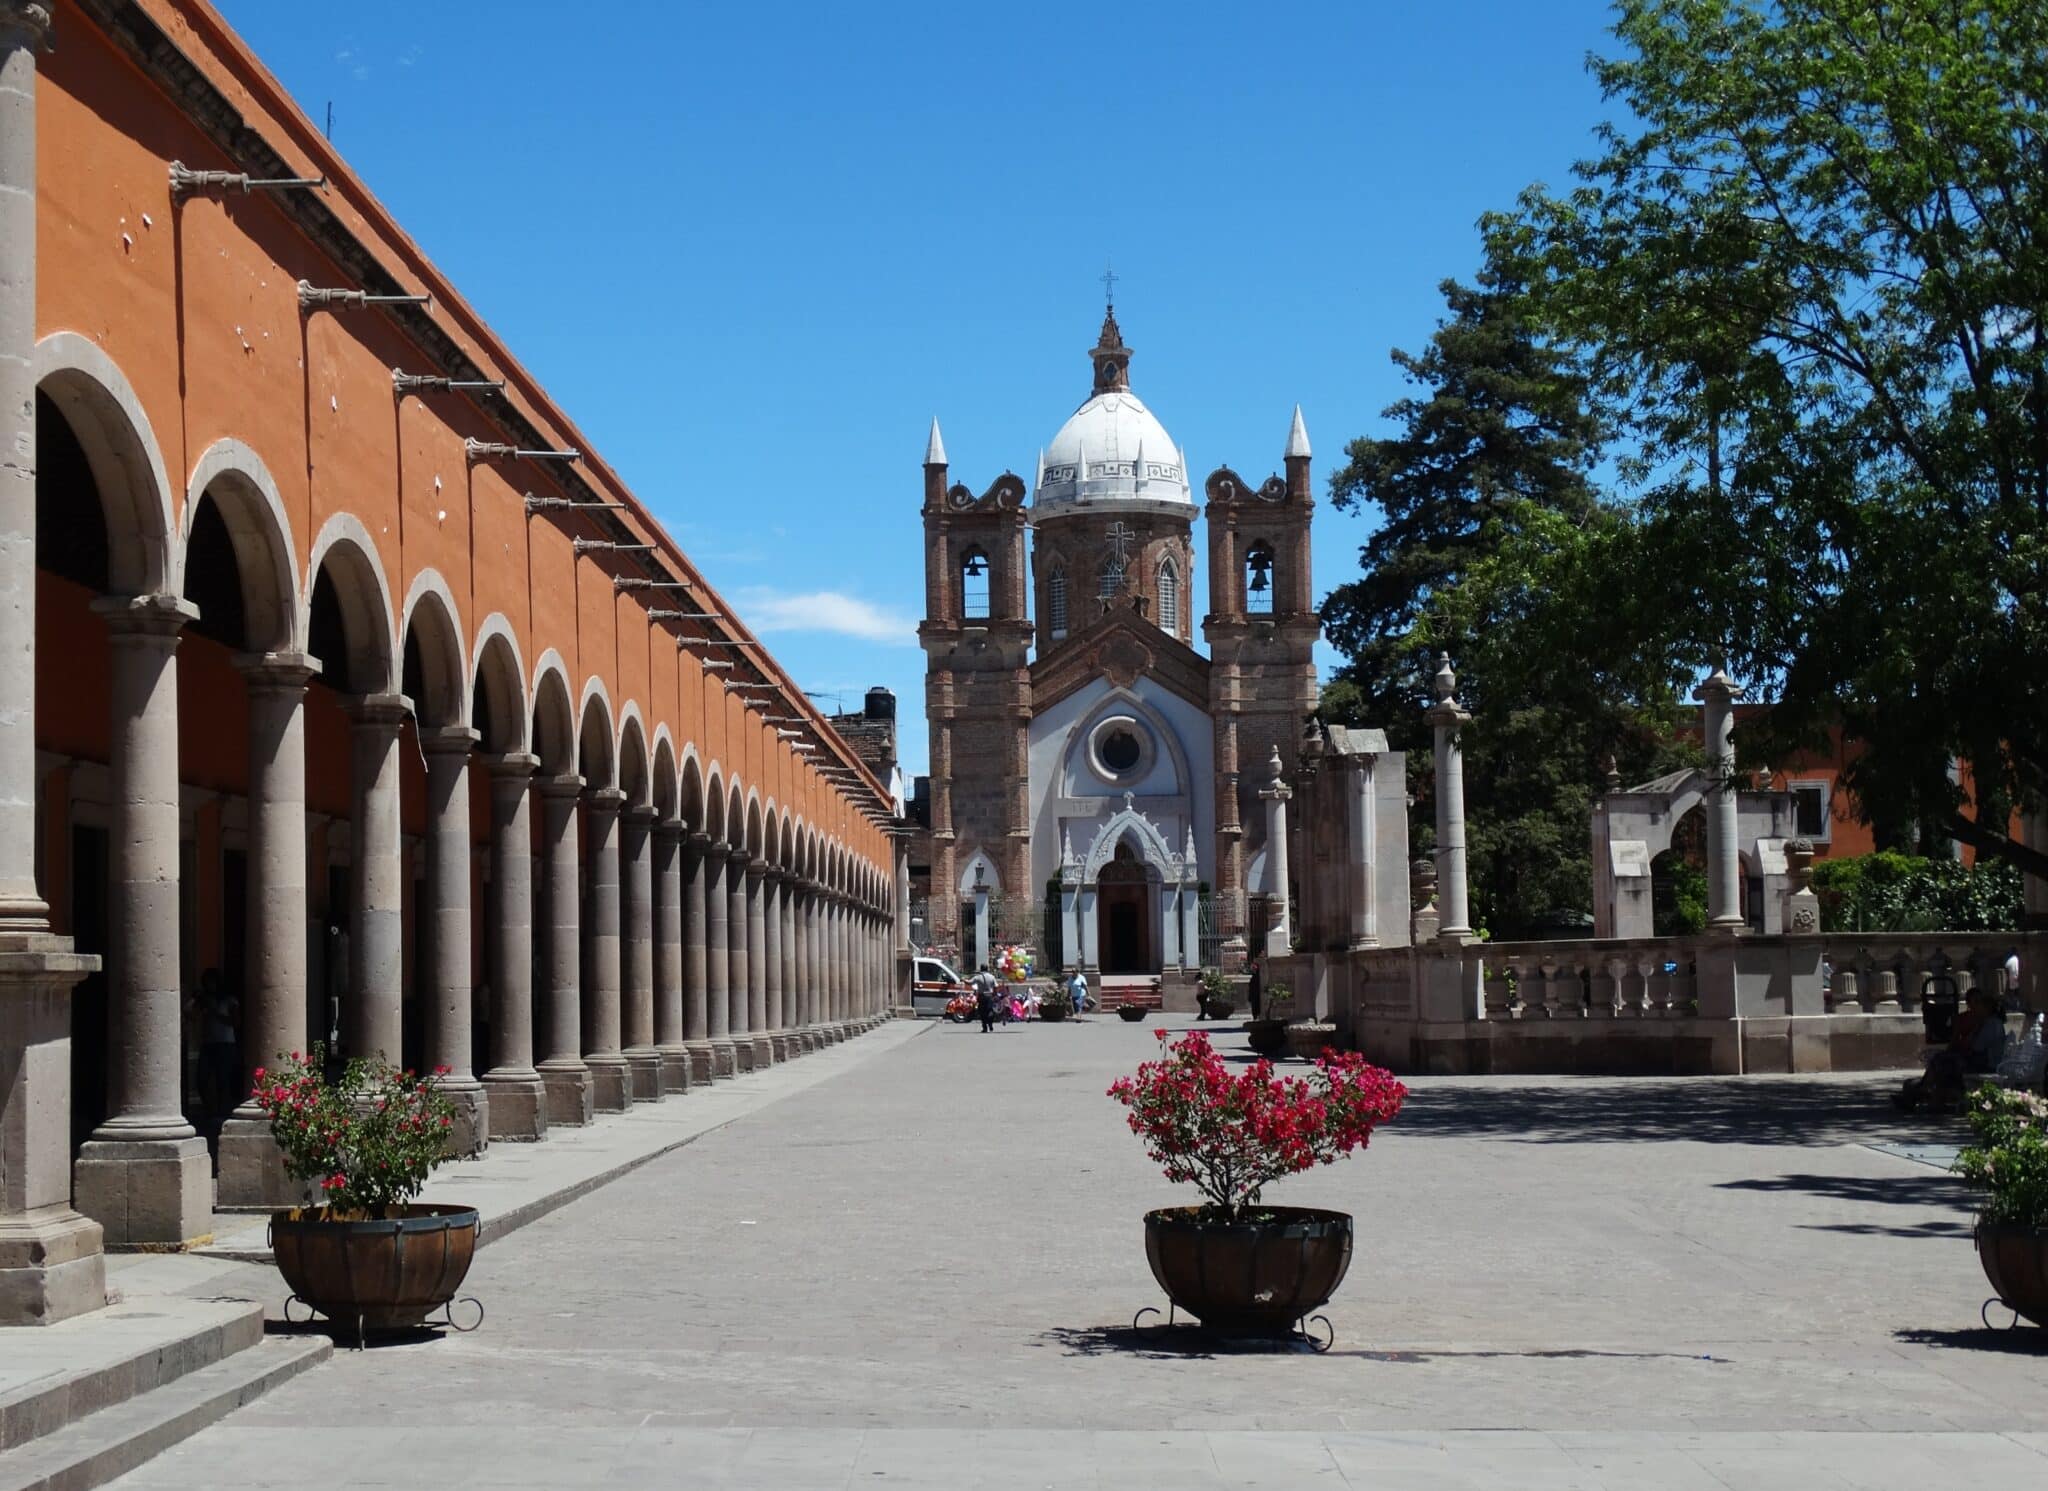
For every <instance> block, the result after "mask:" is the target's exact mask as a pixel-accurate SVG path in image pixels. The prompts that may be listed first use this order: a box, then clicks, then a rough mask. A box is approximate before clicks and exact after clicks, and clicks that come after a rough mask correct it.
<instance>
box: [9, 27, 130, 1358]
mask: <svg viewBox="0 0 2048 1491" xmlns="http://www.w3.org/2000/svg"><path fill="white" fill-rule="evenodd" d="M50 9H51V6H50V3H49V0H0V700H5V701H6V709H5V710H4V711H0V1325H47V1324H51V1323H53V1322H55V1321H58V1320H64V1319H68V1318H69V1317H71V1316H73V1315H78V1314H82V1313H84V1312H85V1311H87V1310H97V1309H98V1308H100V1306H102V1305H104V1304H105V1303H106V1302H107V1280H106V1264H105V1261H104V1260H103V1259H102V1257H101V1255H100V1248H101V1230H100V1225H99V1223H97V1222H95V1221H92V1220H91V1219H89V1218H87V1217H82V1216H80V1215H79V1214H78V1213H77V1212H76V1211H73V1210H72V1208H71V991H72V989H73V987H74V986H75V985H76V984H77V983H78V981H79V980H80V979H81V978H84V977H85V976H86V975H87V974H89V973H91V972H92V971H93V970H94V969H96V968H97V967H98V966H99V959H97V958H95V957H90V956H86V955H81V954H79V953H77V952H75V951H73V949H72V946H71V939H70V938H68V937H58V936H55V935H54V934H52V933H51V931H50V910H49V907H48V906H47V905H45V904H44V902H43V898H42V896H41V894H40V893H39V892H38V891H37V889H36V797H37V779H36V715H35V698H36V489H35V480H36V475H35V473H36V400H35V372H34V363H33V358H34V355H35V345H36V53H37V51H38V50H40V48H41V47H42V45H43V42H44V40H45V38H46V37H47V36H48V34H49V29H50Z"/></svg>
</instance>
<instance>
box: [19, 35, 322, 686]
mask: <svg viewBox="0 0 2048 1491" xmlns="http://www.w3.org/2000/svg"><path fill="white" fill-rule="evenodd" d="M4 3H5V0H0V4H4ZM235 670H236V671H237V672H239V673H240V674H241V675H242V678H243V680H244V681H245V682H246V683H247V684H248V686H249V687H250V688H252V689H271V690H275V691H277V692H280V693H283V692H304V690H305V687H306V685H307V684H309V683H311V682H312V681H313V680H314V679H315V678H317V677H318V676H319V675H320V659H318V658H316V657H314V656H313V654H311V653H310V652H244V653H238V654H236V656H235Z"/></svg>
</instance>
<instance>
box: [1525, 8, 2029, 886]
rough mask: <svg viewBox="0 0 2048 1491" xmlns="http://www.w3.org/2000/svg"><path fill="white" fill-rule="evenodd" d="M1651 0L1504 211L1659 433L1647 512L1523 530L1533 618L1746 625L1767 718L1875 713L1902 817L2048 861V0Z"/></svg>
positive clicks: (1562, 314) (1643, 441)
mask: <svg viewBox="0 0 2048 1491" xmlns="http://www.w3.org/2000/svg"><path fill="white" fill-rule="evenodd" d="M1619 9H1620V14H1619V19H1618V21H1617V23H1616V27H1615V33H1616V35H1617V36H1618V38H1619V39H1620V41H1621V42H1622V44H1623V47H1624V49H1625V51H1624V54H1623V55H1621V56H1619V57H1617V58H1614V59H1611V60H1605V61H1599V62H1596V63H1595V69H1596V72H1597V75H1598V77H1599V79H1600V82H1601V84H1602V86H1603V88H1604V89H1605V92H1606V94H1607V96H1608V98H1609V99H1610V100H1613V101H1615V102H1617V103H1619V104H1620V105H1621V106H1622V107H1623V110H1624V114H1623V120H1622V122H1620V123H1618V124H1615V125H1612V126H1609V127H1606V128H1604V129H1603V130H1602V132H1601V134H1600V147H1601V148H1600V153H1599V154H1598V155H1597V156H1596V157H1595V158H1594V159H1591V160H1589V161H1586V162H1584V163H1582V164H1581V165H1580V166H1579V167H1578V168H1577V175H1578V177H1579V183H1578V185H1577V186H1576V187H1575V188H1573V189H1572V190H1570V191H1568V192H1565V193H1563V194H1551V193H1548V192H1545V191H1543V190H1540V189H1538V190H1532V191H1530V192H1529V193H1527V194H1525V196H1524V198H1523V200H1522V202H1521V204H1520V207H1519V209H1518V210H1517V211H1516V212H1514V213H1512V214H1504V215H1502V216H1500V217H1497V218H1494V219H1492V220H1490V221H1489V223H1488V224H1487V231H1488V240H1489V249H1490V253H1491V255H1492V256H1493V258H1494V259H1495V260H1496V261H1497V262H1498V263H1500V264H1502V265H1504V266H1508V267H1509V269H1510V272H1512V274H1513V275H1514V276H1515V277H1516V278H1518V279H1519V280H1521V281H1522V282H1524V283H1525V284H1526V285H1527V286H1528V289H1529V299H1530V313H1531V314H1532V315H1533V316H1535V317H1537V318H1538V320H1539V323H1540V324H1541V325H1542V327H1543V328H1544V330H1545V332H1546V334H1547V335H1548V336H1550V337H1552V338H1554V339H1555V340H1556V343H1557V345H1558V347H1559V348H1560V349H1561V350H1563V351H1568V352H1570V353H1572V354H1575V355H1577V356H1579V357H1581V358H1583V359H1584V363H1585V366H1586V367H1587V369H1588V372H1589V375H1590V377H1591V380H1592V384H1593V389H1594V392H1595V394H1596V396H1597V398H1598V400H1599V407H1600V409H1601V412H1602V415H1603V418H1604V420H1605V421H1606V422H1608V424H1609V425H1610V427H1611V428H1613V429H1614V430H1615V431H1616V435H1617V439H1618V441H1619V448H1621V449H1624V450H1626V451H1627V452H1628V459H1627V460H1626V461H1625V462H1623V463H1622V465H1621V467H1620V471H1621V474H1622V476H1623V477H1624V478H1625V479H1626V480H1627V481H1628V482H1629V484H1630V489H1631V503H1630V505H1629V509H1628V511H1627V513H1626V518H1627V521H1624V522H1617V523H1613V524H1606V523H1595V524H1590V525H1587V526H1585V527H1584V528H1581V529H1578V530H1575V531H1572V530H1567V529H1564V528H1560V527H1558V526H1556V525H1552V526H1550V527H1549V528H1548V529H1547V530H1545V531H1543V532H1542V533H1540V534H1538V535H1537V541H1536V542H1534V543H1533V544H1529V543H1525V542H1524V540H1522V539H1520V538H1517V539H1516V541H1515V543H1516V544H1517V545H1520V546H1521V547H1522V549H1523V553H1522V554H1521V555H1520V556H1519V557H1517V558H1516V559H1515V560H1514V562H1513V564H1512V565H1511V568H1512V569H1513V571H1514V573H1515V576H1516V578H1517V581H1518V583H1526V582H1527V580H1528V579H1529V578H1530V577H1531V576H1534V577H1535V578H1536V579H1537V581H1538V584H1537V587H1536V589H1535V591H1534V592H1533V593H1531V594H1529V596H1528V599H1529V600H1530V601H1531V610H1530V614H1529V615H1528V616H1527V618H1526V623H1527V625H1526V635H1527V636H1528V637H1529V638H1531V639H1543V638H1549V639H1552V640H1561V639H1563V638H1565V637H1568V636H1571V635H1573V634H1574V633H1575V632H1576V634H1577V635H1578V636H1579V637H1580V638H1581V639H1582V640H1583V641H1584V642H1586V643H1588V644H1590V645H1588V646H1586V647H1584V648H1582V649H1581V650H1582V652H1583V653H1584V655H1585V656H1586V659H1587V665H1588V668H1589V670H1590V671H1592V672H1595V673H1597V674H1600V675H1602V676H1603V677H1606V678H1608V679H1610V680H1613V681H1617V682H1619V683H1621V684H1623V685H1624V686H1628V687H1636V686H1641V685H1642V684H1643V683H1645V682H1646V681H1649V680H1655V679H1660V678H1661V679H1665V680H1670V679H1673V678H1682V677H1684V676H1686V674H1687V673H1689V672H1694V671H1696V670H1698V669H1699V668H1700V667H1701V666H1702V665H1704V664H1708V663H1711V662H1712V661H1713V660H1715V659H1717V658H1721V657H1725V658H1726V659H1727V661H1728V664H1729V666H1730V668H1731V670H1732V671H1733V672H1735V673H1736V674H1737V676H1738V677H1739V678H1741V679H1742V680H1743V681H1744V682H1745V683H1746V684H1748V685H1749V686H1750V687H1751V688H1752V689H1753V690H1754V691H1755V693H1756V694H1757V695H1758V696H1761V697H1767V698H1772V699H1774V700H1775V701H1776V707H1775V708H1774V709H1773V710H1772V711H1771V713H1770V715H1769V721H1768V724H1767V725H1766V726H1764V727H1763V728H1764V729H1765V730H1766V731H1768V732H1769V739H1768V741H1767V742H1766V745H1767V748H1771V749H1775V748H1779V747H1783V746H1786V745H1791V744H1796V743H1799V742H1801V741H1810V740H1814V739H1816V738H1817V737H1818V735H1819V734H1820V733H1821V732H1823V731H1825V730H1826V729H1827V728H1828V727H1829V726H1830V725H1836V724H1839V725H1840V726H1842V727H1843V728H1844V729H1845V730H1847V731H1848V732H1849V733H1850V734H1852V735H1854V736H1856V737H1858V738H1859V739H1861V740H1862V741H1863V742H1864V743H1865V745H1866V747H1867V750H1866V751H1865V752H1864V753H1863V754H1862V755H1861V756H1859V757H1857V758H1856V759H1855V761H1854V764H1853V765H1852V766H1851V767H1850V770H1849V776H1848V786H1849V787H1850V788H1851V790H1852V791H1853V792H1854V793H1855V795H1856V797H1857V799H1858V800H1859V802H1860V805H1861V808H1862V810H1863V812H1864V814H1865V816H1867V817H1869V818H1870V819H1871V820H1872V821H1873V822H1875V823H1877V824H1879V825H1880V826H1881V827H1882V826H1884V825H1887V824H1890V825H1894V826H1896V825H1903V824H1907V823H1916V822H1935V823H1938V824H1940V825H1941V826H1942V827H1943V829H1944V830H1945V831H1946V832H1948V833H1949V834H1951V835H1953V836H1955V837H1957V838H1960V839H1962V840H1964V841H1965V842H1968V843H1972V844H1975V845H1977V846H1978V847H1980V848H1981V849H1986V850H1989V851H1991V852H1993V853H1997V854H2003V855H2005V856H2007V857H2009V858H2013V859H2016V860H2018V861H2019V862H2021V863H2025V864H2027V865H2029V867H2031V868H2035V869H2037V870H2040V871H2048V856H2043V855H2041V854H2040V853H2038V852H2034V851H2030V850H2028V849H2025V848H2023V847H2021V846H2018V845H2016V844H2014V843H2012V842H2011V841H2010V840H2009V839H2008V838H2007V835H2006V833H2005V828H2006V814H2007V812H2008V810H2009V807H2010V806H2012V805H2014V804H2030V803H2037V802H2039V801H2040V800H2041V797H2042V793H2043V789H2044V787H2048V690H2044V689H2042V688H2041V686H2040V672H2041V668H2042V665H2043V659H2044V658H2048V623H2044V611H2043V601H2044V581H2048V343H2044V340H2043V319H2044V314H2048V129H2044V109H2048V5H2043V4H2041V3H2040V0H1889V3H1881V4H1879V3H1871V0H1771V3H1768V4H1766V3H1756V0H1627V3H1624V4H1622V5H1621V6H1620V8H1619ZM1589 608H1591V614H1593V615H1596V616H1601V615H1604V616H1605V617H1606V624H1605V625H1601V626H1599V627H1598V628H1597V630H1596V631H1595V632H1594V633H1592V634H1591V635H1590V636H1589V635H1588V634H1587V633H1585V632H1584V631H1583V630H1578V629H1580V628H1583V627H1584V626H1585V625H1586V622H1587V620H1588V616H1589ZM1957 759H1962V760H1966V761H1968V762H1969V763H1970V764H1971V767H1972V771H1973V776H1974V780H1975V783H1976V785H1977V789H1978V791H1979V793H1980V796H1981V798H1982V802H1983V805H1982V807H1981V809H1979V810H1978V811H1976V812H1975V813H1974V814H1973V813H1972V812H1971V811H1969V805H1968V804H1966V802H1965V801H1964V799H1963V797H1962V795H1961V791H1960V789H1959V787H1958V786H1957V783H1956V779H1955V776H1954V774H1953V773H1952V771H1951V766H1952V763H1953V762H1954V761H1955V760H1957Z"/></svg>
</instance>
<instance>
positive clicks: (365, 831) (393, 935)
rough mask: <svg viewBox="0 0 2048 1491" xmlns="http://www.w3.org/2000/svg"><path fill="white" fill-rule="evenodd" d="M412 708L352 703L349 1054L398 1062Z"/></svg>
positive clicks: (373, 698) (401, 701) (389, 697)
mask: <svg viewBox="0 0 2048 1491" xmlns="http://www.w3.org/2000/svg"><path fill="white" fill-rule="evenodd" d="M411 712H412V706H411V704H410V702H409V701H408V700H407V699H406V697H405V696H404V695H403V694H371V695H368V696H366V697H364V698H361V699H358V700H357V701H356V702H355V707H354V713H355V724H354V727H353V728H352V730H351V732H350V733H351V735H352V737H353V740H352V752H353V755H354V765H353V768H352V773H353V775H352V778H351V791H352V793H353V806H352V807H351V809H350V817H349V887H350V896H351V899H352V900H353V902H354V905H353V907H352V908H351V915H352V917H353V918H354V925H353V926H352V927H351V929H350V932H349V940H348V1008H347V1009H346V1010H344V1011H343V1013H342V1022H341V1029H342V1045H343V1048H344V1049H343V1052H342V1054H343V1055H344V1056H348V1057H357V1056H368V1057H375V1058H380V1059H382V1060H384V1061H389V1062H392V1063H396V1062H397V1061H398V1060H399V1058H400V1056H401V1054H402V1051H403V1047H404V1020H405V1006H404V998H405V985H404V968H405V911H404V907H405V861H404V858H403V856H402V853H401V851H400V845H399V776H398V732H399V727H400V726H401V725H403V724H404V722H405V720H406V718H407V716H409V715H410V714H411Z"/></svg>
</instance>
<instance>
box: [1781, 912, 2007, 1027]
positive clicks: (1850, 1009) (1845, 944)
mask: <svg viewBox="0 0 2048 1491" xmlns="http://www.w3.org/2000/svg"><path fill="white" fill-rule="evenodd" d="M2022 941H2023V938H2022V937H2021V936H2020V935H2019V934H2015V933H2010V932H1892V933H1870V932H1856V933H1846V932H1829V933H1824V934H1823V935H1822V937H1821V943H1822V956H1823V957H1824V958H1825V959H1826V962H1825V964H1824V967H1825V969H1826V975H1827V983H1828V989H1827V994H1828V1008H1829V1010H1830V1011H1832V1012H1833V1013H1835V1014H1838V1015H1858V1014H1863V1015H1911V1014H1916V1013H1918V1012H1919V1010H1920V1007H1921V1004H1922V1002H1923V1000H1924V999H1925V998H1926V996H1927V994H1928V992H1929V990H1930V988H1931V989H1935V990H1939V991H1940V992H1942V993H1944V994H1946V993H1949V992H1953V993H1954V994H1955V995H1956V996H1958V997H1961V996H1963V995H1966V994H1968V993H1969V992H1970V991H1971V990H1972V989H1989V990H1991V991H1992V992H1993V993H1995V994H1998V995H2000V996H2001V997H2004V998H2005V999H2006V1001H2007V1007H2008V1008H2011V1007H2012V1006H2013V1004H2014V1002H2015V1001H2016V1000H2020V999H2023V998H2024V994H2025V991H2024V990H2020V989H2009V988H2007V987H2006V959H2007V958H2008V957H2010V956H2011V955H2012V954H2013V953H2014V952H2016V951H2018V950H2019V948H2020V946H2021V944H2022ZM2034 941H2035V945H2038V939H2035V940H2034Z"/></svg>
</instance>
